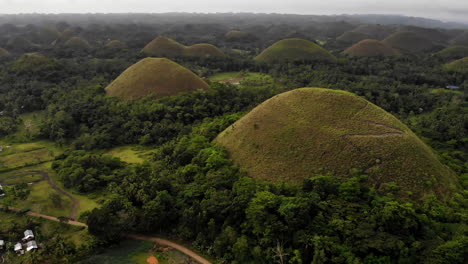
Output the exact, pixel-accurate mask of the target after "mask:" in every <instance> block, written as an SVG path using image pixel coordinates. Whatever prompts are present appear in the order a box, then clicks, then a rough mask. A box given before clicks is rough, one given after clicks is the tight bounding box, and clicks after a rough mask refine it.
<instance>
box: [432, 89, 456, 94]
mask: <svg viewBox="0 0 468 264" xmlns="http://www.w3.org/2000/svg"><path fill="white" fill-rule="evenodd" d="M430 92H431V93H433V94H448V93H453V94H463V92H462V91H457V90H449V89H444V88H438V89H431V90H430Z"/></svg>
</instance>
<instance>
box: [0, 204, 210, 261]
mask: <svg viewBox="0 0 468 264" xmlns="http://www.w3.org/2000/svg"><path fill="white" fill-rule="evenodd" d="M3 207H4V206H3V205H1V204H0V208H3ZM8 209H9V210H11V211H15V212H21V211H22V209H20V208H15V207H11V206H9V207H8ZM26 214H27V215H29V216H34V217H40V218H44V219H47V220H51V221H56V222H61V221H60V219H58V218H57V217H54V216H50V215H44V214H39V213H35V212H31V211H29V212H27V213H26ZM64 223H65V224H69V225H73V226H82V227H88V225H87V224H85V223H81V222H78V221H74V220H69V221H67V222H64ZM126 236H127V237H128V238H133V239H138V240H145V241H149V242H153V243H156V244H159V245H163V246H168V247H172V248H174V249H176V250H178V251H180V252H182V253H184V254H185V255H187V256H189V257H191V258H193V259H194V260H196V261H198V262H199V263H201V264H211V262H210V261H208V260H207V259H205V258H203V257H202V256H200V255H198V254H197V253H195V252H193V251H192V250H190V249H188V248H186V247H184V246H182V245H179V244H177V243H174V242H171V241H169V240H166V239H162V238H158V237H149V236H143V235H134V234H128V235H126Z"/></svg>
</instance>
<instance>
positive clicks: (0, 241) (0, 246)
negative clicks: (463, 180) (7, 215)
mask: <svg viewBox="0 0 468 264" xmlns="http://www.w3.org/2000/svg"><path fill="white" fill-rule="evenodd" d="M4 247H5V241H4V240H0V249H3V248H4Z"/></svg>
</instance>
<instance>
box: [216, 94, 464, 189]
mask: <svg viewBox="0 0 468 264" xmlns="http://www.w3.org/2000/svg"><path fill="white" fill-rule="evenodd" d="M215 141H216V142H217V143H219V144H221V145H223V146H224V147H226V149H227V150H228V153H229V155H230V157H231V158H232V159H233V160H234V162H235V163H236V164H238V165H239V166H240V167H241V168H242V169H245V170H246V172H247V173H248V175H249V176H251V177H254V178H257V179H261V180H266V181H272V182H283V181H284V182H289V183H301V182H302V181H303V180H304V179H306V178H308V177H312V176H316V175H326V174H332V175H335V176H342V177H346V176H348V175H349V174H350V170H352V169H358V170H361V171H362V172H364V173H366V174H367V175H368V176H369V180H370V182H371V183H372V184H373V185H374V186H375V187H376V189H379V188H380V187H382V188H383V187H384V186H385V184H386V183H391V182H394V183H396V184H397V185H398V186H399V187H400V188H401V189H402V191H403V193H402V194H403V195H404V193H405V192H406V191H411V192H413V193H414V194H415V196H416V197H420V196H422V195H424V194H431V193H437V194H439V195H445V194H448V193H450V192H451V189H450V188H452V186H458V185H457V178H456V175H455V174H454V173H453V172H452V171H451V170H449V169H448V168H447V167H445V166H444V165H442V164H441V163H440V162H439V160H438V159H437V157H436V156H435V155H434V153H433V152H432V151H431V149H430V148H429V147H428V146H426V145H425V144H424V143H423V142H422V141H421V140H420V139H419V138H418V137H417V136H416V135H415V134H414V133H413V132H411V130H410V129H409V128H408V127H406V126H405V125H404V124H403V123H402V122H400V121H399V120H398V119H396V118H395V117H394V116H392V115H391V114H389V113H387V112H385V111H384V110H383V109H381V108H379V107H377V106H376V105H374V104H372V103H370V102H368V101H367V100H365V99H363V98H361V97H358V96H356V95H354V94H351V93H348V92H344V91H338V90H329V89H321V88H302V89H297V90H293V91H290V92H286V93H283V94H280V95H277V96H275V97H273V98H271V99H269V100H267V101H265V102H264V103H262V104H260V105H259V106H257V107H256V108H255V109H253V110H252V111H251V112H250V113H248V114H247V115H245V116H244V117H243V118H241V119H240V120H238V121H237V122H236V123H234V124H233V125H231V126H230V127H228V128H227V129H226V130H224V131H223V132H222V133H221V134H219V135H218V137H217V138H216V139H215Z"/></svg>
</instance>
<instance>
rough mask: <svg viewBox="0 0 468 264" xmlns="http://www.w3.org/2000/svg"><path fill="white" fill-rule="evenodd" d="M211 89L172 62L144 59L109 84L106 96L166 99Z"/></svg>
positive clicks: (191, 73)
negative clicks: (151, 95) (147, 96)
mask: <svg viewBox="0 0 468 264" xmlns="http://www.w3.org/2000/svg"><path fill="white" fill-rule="evenodd" d="M208 88H209V86H208V84H207V83H206V82H205V81H203V80H202V79H201V78H200V77H198V76H197V75H195V74H194V73H193V72H191V71H190V70H188V69H186V68H184V67H182V66H180V65H179V64H177V63H175V62H173V61H171V60H168V59H161V58H145V59H143V60H141V61H139V62H137V63H136V64H134V65H132V66H130V67H129V68H128V69H126V70H125V71H124V72H123V73H122V74H120V76H119V77H117V79H115V80H114V81H113V82H112V83H111V84H109V86H107V87H106V94H107V95H109V96H117V97H121V98H123V99H125V100H131V99H137V98H140V97H143V96H146V95H150V94H153V95H155V96H156V97H164V96H171V95H176V94H179V93H184V92H192V91H196V90H198V89H202V90H206V89H208Z"/></svg>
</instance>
